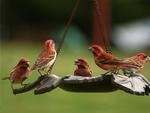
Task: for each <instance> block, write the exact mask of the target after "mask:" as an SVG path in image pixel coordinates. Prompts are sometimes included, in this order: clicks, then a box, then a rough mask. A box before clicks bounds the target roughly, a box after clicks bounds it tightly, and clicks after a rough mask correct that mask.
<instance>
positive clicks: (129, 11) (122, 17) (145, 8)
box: [112, 0, 150, 24]
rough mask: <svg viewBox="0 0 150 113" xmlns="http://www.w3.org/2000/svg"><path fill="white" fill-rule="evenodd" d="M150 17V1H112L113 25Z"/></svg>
mask: <svg viewBox="0 0 150 113" xmlns="http://www.w3.org/2000/svg"><path fill="white" fill-rule="evenodd" d="M149 17H150V1H149V0H112V23H113V24H120V23H124V22H128V21H135V20H137V19H143V18H149Z"/></svg>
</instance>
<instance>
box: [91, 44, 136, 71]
mask: <svg viewBox="0 0 150 113" xmlns="http://www.w3.org/2000/svg"><path fill="white" fill-rule="evenodd" d="M89 50H90V51H91V52H92V53H93V56H94V60H95V63H96V65H97V66H99V67H100V68H102V69H104V70H107V71H112V70H114V71H116V70H119V69H124V68H131V67H132V68H137V66H136V65H134V64H133V63H132V62H129V61H126V60H121V59H119V58H117V57H116V56H114V55H112V54H110V53H107V52H106V51H105V50H104V49H103V48H102V47H101V46H99V45H92V46H91V47H89Z"/></svg>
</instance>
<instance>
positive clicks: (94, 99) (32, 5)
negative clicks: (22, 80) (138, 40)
mask: <svg viewBox="0 0 150 113" xmlns="http://www.w3.org/2000/svg"><path fill="white" fill-rule="evenodd" d="M74 3H75V0H72V1H71V0H63V1H58V0H30V1H27V0H21V1H20V0H2V1H1V9H2V10H1V11H2V13H1V23H0V26H1V30H0V34H1V37H0V77H1V78H2V77H4V76H6V75H9V73H10V70H12V68H13V67H14V66H15V65H16V63H17V62H18V60H19V59H20V58H24V57H25V58H29V59H30V61H31V65H32V64H33V63H34V61H35V59H36V57H37V55H38V53H39V52H40V51H41V49H42V46H43V43H44V41H45V39H48V38H49V37H51V38H52V39H54V40H55V42H56V44H58V42H59V38H60V36H61V35H62V33H63V29H64V25H65V23H66V21H67V19H68V17H69V14H70V12H71V10H72V7H73V5H74ZM149 4H150V2H149V0H132V1H131V0H112V1H111V4H110V9H111V14H112V16H111V26H112V27H111V29H112V28H114V27H116V26H118V25H123V24H126V23H130V22H135V21H137V20H140V19H146V18H149V17H150V7H149ZM110 37H111V41H112V40H115V38H114V37H112V36H110ZM91 43H92V2H91V1H90V0H82V1H81V4H80V7H79V10H78V11H77V14H76V16H75V19H74V20H73V23H72V25H71V28H70V30H69V33H68V34H67V38H66V40H65V43H64V45H63V48H62V50H61V53H60V55H59V56H58V60H57V62H56V65H55V66H54V69H53V71H52V72H53V73H55V74H56V75H59V76H64V75H67V74H73V71H74V69H75V66H74V60H75V59H76V58H78V57H80V56H82V57H86V58H87V59H88V60H89V64H90V66H91V68H92V70H93V74H94V75H98V74H100V73H103V72H104V71H102V70H100V69H99V68H98V67H97V66H96V65H95V63H94V61H93V58H92V55H91V53H90V52H88V51H87V47H88V46H89V45H91ZM111 44H112V45H113V53H114V54H115V55H117V56H118V57H120V58H125V57H128V56H131V55H133V54H135V53H136V52H140V51H141V50H140V49H139V50H135V51H132V52H131V51H130V52H126V51H124V50H121V49H120V48H118V46H116V45H115V44H114V43H113V41H112V42H111ZM148 50H149V46H147V47H145V48H143V49H142V51H144V52H146V53H147V54H149V55H150V52H149V51H148ZM149 67H150V63H147V64H146V66H145V68H144V69H143V70H142V73H143V74H144V75H145V76H146V77H147V78H148V79H149V80H150V76H149V75H150V71H149ZM38 76H39V74H38V73H37V72H33V73H32V75H31V76H30V77H29V80H27V81H26V83H28V82H29V83H30V82H32V81H33V80H35V79H36V78H37V77H38ZM0 83H1V84H0V113H41V112H43V113H60V112H61V113H150V108H149V105H150V101H149V99H150V97H148V96H134V95H130V94H127V93H125V92H123V91H116V92H110V93H73V92H66V91H63V90H62V89H59V88H57V89H55V90H53V91H52V92H49V93H46V94H43V95H39V96H35V95H34V94H33V91H31V92H27V93H25V94H21V95H13V94H12V91H11V88H10V83H9V81H0Z"/></svg>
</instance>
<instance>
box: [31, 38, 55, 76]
mask: <svg viewBox="0 0 150 113" xmlns="http://www.w3.org/2000/svg"><path fill="white" fill-rule="evenodd" d="M56 56H57V52H56V49H55V43H54V41H53V40H46V41H45V44H44V48H43V50H42V51H41V53H40V54H39V55H38V57H37V59H36V61H35V64H34V65H33V66H32V68H31V70H32V71H33V70H38V72H39V73H40V74H41V75H42V73H41V71H44V72H45V69H48V68H50V67H51V66H52V65H53V64H54V62H55V60H56ZM46 74H48V72H46Z"/></svg>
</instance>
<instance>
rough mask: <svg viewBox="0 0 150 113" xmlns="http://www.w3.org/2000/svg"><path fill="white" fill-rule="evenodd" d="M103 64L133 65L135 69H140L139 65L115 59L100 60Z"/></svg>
mask: <svg viewBox="0 0 150 113" xmlns="http://www.w3.org/2000/svg"><path fill="white" fill-rule="evenodd" d="M99 63H101V64H111V65H119V64H121V65H133V66H135V67H139V65H137V64H135V63H133V62H131V61H129V60H120V59H114V60H100V62H99Z"/></svg>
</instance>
